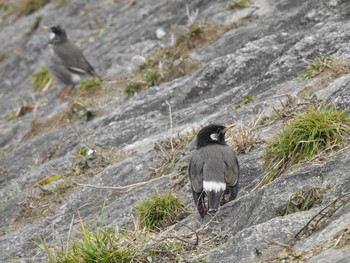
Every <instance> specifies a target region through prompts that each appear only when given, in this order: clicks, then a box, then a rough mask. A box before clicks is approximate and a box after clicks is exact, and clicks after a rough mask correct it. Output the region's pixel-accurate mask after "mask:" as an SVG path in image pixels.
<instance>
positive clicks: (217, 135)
mask: <svg viewBox="0 0 350 263" xmlns="http://www.w3.org/2000/svg"><path fill="white" fill-rule="evenodd" d="M210 139H212V140H213V141H218V140H219V134H218V133H213V134H210Z"/></svg>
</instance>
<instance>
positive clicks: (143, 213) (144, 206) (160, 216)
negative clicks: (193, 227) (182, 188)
mask: <svg viewBox="0 0 350 263" xmlns="http://www.w3.org/2000/svg"><path fill="white" fill-rule="evenodd" d="M183 208H184V204H183V200H182V198H180V197H178V196H176V195H174V194H173V193H171V192H168V193H163V194H160V193H158V192H157V191H155V192H154V193H153V194H152V195H151V196H150V197H148V198H146V199H144V200H143V201H141V202H140V203H138V204H137V205H136V207H135V213H136V215H137V218H138V223H139V225H140V227H146V228H147V229H150V230H155V229H157V228H161V227H165V226H167V225H169V224H170V223H172V222H173V221H174V220H175V219H176V218H177V217H178V216H179V213H180V212H181V211H182V210H183Z"/></svg>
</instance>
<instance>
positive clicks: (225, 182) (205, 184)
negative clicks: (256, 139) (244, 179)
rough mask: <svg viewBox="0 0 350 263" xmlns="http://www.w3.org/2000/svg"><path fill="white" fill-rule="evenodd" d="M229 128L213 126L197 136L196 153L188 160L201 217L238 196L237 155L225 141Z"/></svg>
mask: <svg viewBox="0 0 350 263" xmlns="http://www.w3.org/2000/svg"><path fill="white" fill-rule="evenodd" d="M232 127H233V125H226V126H221V125H214V124H212V125H208V126H206V127H204V128H203V129H201V130H200V131H199V133H198V135H197V150H196V152H195V153H194V154H193V156H192V158H191V160H190V164H189V168H188V175H189V178H190V182H191V190H192V194H193V198H194V202H195V204H196V206H197V209H198V212H199V214H200V215H201V217H202V218H203V217H204V216H205V215H206V214H207V213H208V212H209V213H210V214H214V213H216V212H217V211H218V209H219V206H220V204H224V203H226V202H228V201H231V200H233V199H235V198H236V196H237V193H238V180H239V164H238V161H237V157H236V154H235V153H234V151H233V150H232V149H231V148H230V147H229V146H228V145H227V144H226V142H225V133H226V131H227V130H228V129H230V128H232ZM206 197H208V205H207V204H206V201H205V198H206Z"/></svg>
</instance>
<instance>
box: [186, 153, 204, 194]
mask: <svg viewBox="0 0 350 263" xmlns="http://www.w3.org/2000/svg"><path fill="white" fill-rule="evenodd" d="M203 166H204V159H203V156H202V154H201V152H200V151H196V152H195V153H194V154H193V155H192V158H191V160H190V164H189V166H188V176H189V178H190V181H191V185H192V189H193V190H194V191H195V192H197V193H201V192H202V191H203Z"/></svg>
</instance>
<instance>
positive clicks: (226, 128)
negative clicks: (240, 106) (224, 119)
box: [225, 124, 235, 131]
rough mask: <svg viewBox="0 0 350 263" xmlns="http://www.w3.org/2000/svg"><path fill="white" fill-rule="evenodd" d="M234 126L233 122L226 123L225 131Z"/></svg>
mask: <svg viewBox="0 0 350 263" xmlns="http://www.w3.org/2000/svg"><path fill="white" fill-rule="evenodd" d="M234 126H235V125H234V124H227V125H226V126H225V131H227V130H229V129H231V128H232V127H234Z"/></svg>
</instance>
